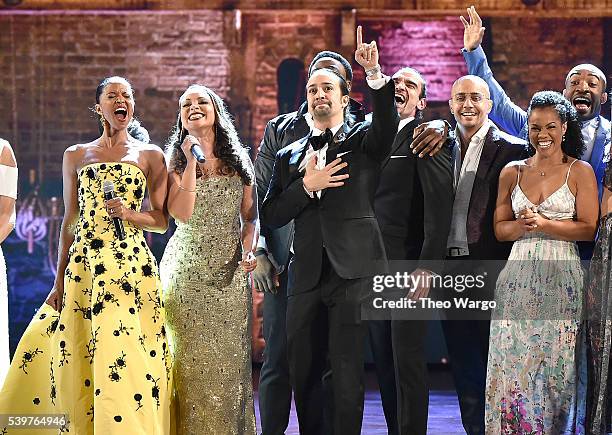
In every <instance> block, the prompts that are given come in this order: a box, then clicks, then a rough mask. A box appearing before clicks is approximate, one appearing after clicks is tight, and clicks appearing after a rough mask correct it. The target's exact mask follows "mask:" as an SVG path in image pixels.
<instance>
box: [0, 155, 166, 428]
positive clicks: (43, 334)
mask: <svg viewBox="0 0 612 435" xmlns="http://www.w3.org/2000/svg"><path fill="white" fill-rule="evenodd" d="M106 180H109V181H112V182H113V183H114V186H115V192H116V194H117V195H118V196H121V197H122V198H123V200H124V204H126V205H127V206H128V207H130V208H132V209H133V210H139V209H140V207H141V204H142V200H143V198H144V192H145V188H146V178H145V176H144V174H143V173H142V171H141V170H140V169H139V168H138V167H137V166H135V165H132V164H128V163H95V164H90V165H86V166H85V167H83V168H82V169H81V170H80V171H79V173H78V187H77V188H78V200H79V219H78V222H77V225H76V228H75V239H74V242H73V244H72V245H71V247H70V250H69V263H68V266H67V268H66V273H65V279H64V300H63V309H62V312H61V314H58V313H57V312H55V311H54V310H53V309H52V308H51V307H49V306H48V305H46V304H44V305H43V306H42V307H41V309H40V310H39V312H38V313H37V315H36V316H35V317H34V319H33V320H32V322H31V323H30V325H29V326H28V329H27V330H26V332H25V333H24V335H23V337H22V339H21V341H20V343H19V346H18V348H17V351H16V354H15V359H14V362H13V364H12V365H11V368H10V370H9V375H8V377H7V380H6V382H5V385H4V387H3V389H2V391H1V392H0V414H16V413H19V414H43V413H62V414H66V415H68V418H69V424H68V427H65V428H63V429H60V430H59V431H58V429H55V430H49V431H37V433H39V432H40V433H41V434H44V433H49V434H51V433H53V434H57V433H58V432H59V433H71V434H104V435H107V434H110V435H115V434H116V435H124V434H128V433H129V434H135V435H166V434H168V433H169V422H170V417H169V411H170V404H169V402H170V390H171V385H170V363H171V362H170V356H169V351H168V346H167V342H166V334H165V328H164V321H165V311H164V308H163V304H162V302H161V298H160V284H159V274H158V268H157V264H156V262H155V259H154V257H153V255H152V254H151V252H150V250H149V248H148V247H147V244H146V243H145V239H144V235H143V232H142V230H140V229H138V228H136V227H134V226H132V225H131V224H129V223H128V222H125V221H124V227H125V232H126V236H127V237H126V239H125V240H123V241H120V240H118V239H116V238H115V235H114V227H113V224H112V221H111V219H110V218H109V216H108V214H107V213H106V210H105V209H104V198H103V193H102V183H103V182H104V181H106ZM2 429H3V428H2V427H0V431H1V430H2ZM8 433H13V432H12V431H8ZM17 435H18V434H17Z"/></svg>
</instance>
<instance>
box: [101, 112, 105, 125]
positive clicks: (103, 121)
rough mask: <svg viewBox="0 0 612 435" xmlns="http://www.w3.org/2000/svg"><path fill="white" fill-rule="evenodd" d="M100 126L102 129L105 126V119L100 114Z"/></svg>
mask: <svg viewBox="0 0 612 435" xmlns="http://www.w3.org/2000/svg"><path fill="white" fill-rule="evenodd" d="M100 124H102V127H104V125H105V124H106V118H105V117H104V115H102V114H100Z"/></svg>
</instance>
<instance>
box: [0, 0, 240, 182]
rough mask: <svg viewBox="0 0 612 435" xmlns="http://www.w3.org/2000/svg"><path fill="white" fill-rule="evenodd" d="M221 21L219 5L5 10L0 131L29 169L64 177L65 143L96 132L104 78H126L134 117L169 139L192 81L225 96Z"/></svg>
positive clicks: (0, 24)
mask: <svg viewBox="0 0 612 435" xmlns="http://www.w3.org/2000/svg"><path fill="white" fill-rule="evenodd" d="M223 27H224V21H223V12H220V11H201V12H193V13H180V12H172V13H170V12H158V13H129V12H127V13H126V12H123V13H104V14H99V13H98V14H92V13H57V14H43V15H39V14H28V15H0V28H2V31H1V32H0V76H1V77H3V79H2V82H0V99H1V101H2V113H0V136H3V137H5V138H6V139H8V140H10V141H11V142H13V143H14V144H15V148H16V153H17V158H18V160H19V163H20V166H21V167H22V168H31V167H33V168H43V170H44V176H45V177H48V178H52V179H53V178H56V177H59V176H60V175H61V159H62V153H63V151H64V149H65V148H66V147H67V146H69V145H71V144H73V143H80V142H85V141H90V140H93V139H94V138H96V137H97V134H98V131H97V124H96V120H95V119H94V117H93V114H92V113H91V111H90V110H89V108H91V107H92V106H93V105H94V104H95V89H96V86H97V84H98V83H99V81H100V80H101V79H102V78H104V77H106V76H109V75H122V76H125V77H127V78H128V79H129V80H130V81H131V82H132V84H133V86H134V88H135V92H136V94H135V97H136V116H137V117H139V118H140V119H141V121H142V123H143V125H144V126H145V127H146V128H147V129H148V130H149V132H150V134H151V138H152V141H153V142H155V143H158V144H162V143H163V142H164V140H165V139H166V137H167V135H168V132H169V130H170V128H171V127H172V124H173V121H174V120H175V119H176V113H177V110H178V103H177V100H178V95H180V93H181V92H182V90H184V89H185V87H186V86H187V85H188V84H189V83H192V82H203V83H206V84H208V85H209V86H211V87H213V88H214V89H216V90H217V91H218V92H219V93H220V94H221V95H222V96H223V97H225V96H226V95H227V92H228V88H229V60H228V53H229V51H228V49H227V48H226V46H225V44H224V42H223Z"/></svg>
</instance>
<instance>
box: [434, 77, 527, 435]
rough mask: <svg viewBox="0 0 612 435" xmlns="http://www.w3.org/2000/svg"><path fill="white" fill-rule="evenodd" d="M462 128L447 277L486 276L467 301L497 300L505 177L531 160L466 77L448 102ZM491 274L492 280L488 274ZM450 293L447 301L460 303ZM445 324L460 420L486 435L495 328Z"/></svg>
mask: <svg viewBox="0 0 612 435" xmlns="http://www.w3.org/2000/svg"><path fill="white" fill-rule="evenodd" d="M449 106H450V109H451V113H452V114H453V115H454V117H455V120H456V121H457V127H456V129H455V135H456V143H455V147H454V149H453V174H454V176H453V178H454V182H453V184H454V186H455V200H454V203H453V213H452V220H451V227H450V233H449V235H448V240H447V248H448V256H447V262H446V266H445V275H453V276H458V275H464V276H470V275H471V276H477V275H484V276H485V286H484V288H482V289H480V292H479V293H474V292H475V290H476V289H470V290H466V291H465V292H464V293H462V294H461V296H467V297H469V298H471V299H476V300H479V299H482V300H491V299H493V289H494V288H495V281H496V279H497V275H496V274H497V273H499V271H498V270H497V269H496V268H495V267H488V266H491V265H492V263H493V262H492V261H488V260H506V259H507V258H508V254H509V252H510V247H511V244H509V243H501V242H498V241H497V239H496V238H495V232H494V229H493V213H494V211H495V204H496V200H497V187H498V183H499V174H500V172H501V170H502V169H503V168H504V166H506V164H508V163H509V162H511V161H514V160H520V159H523V158H526V157H527V155H528V148H527V143H526V142H525V141H523V140H521V139H518V138H515V137H513V136H510V135H508V134H506V133H503V132H501V131H500V130H499V129H498V128H497V127H496V126H495V125H494V124H493V123H492V122H491V121H490V120H489V113H490V111H491V108H492V106H493V102H492V101H491V98H490V94H489V87H488V85H487V83H486V82H485V81H484V80H483V79H481V78H480V77H476V76H464V77H461V78H459V79H458V80H457V81H456V82H455V83H454V84H453V88H452V91H451V99H450V100H449ZM485 272H486V273H485ZM458 295H459V293H457V292H455V291H454V289H451V290H450V291H449V292H448V293H447V297H449V298H452V297H456V296H458ZM447 318H448V319H450V320H445V321H443V322H442V327H443V330H444V335H445V338H446V345H447V348H448V353H449V356H450V360H451V367H452V371H453V377H454V379H455V387H456V389H457V396H458V398H459V407H460V409H461V419H462V422H463V427H464V428H465V431H466V432H467V433H468V435H474V434H484V403H485V401H484V394H485V382H486V373H487V358H488V347H489V323H490V322H489V320H488V319H487V317H485V319H482V317H481V318H480V319H479V318H477V317H476V316H475V315H474V313H472V312H469V311H462V312H458V313H457V312H448V313H447Z"/></svg>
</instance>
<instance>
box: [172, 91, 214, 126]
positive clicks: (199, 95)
mask: <svg viewBox="0 0 612 435" xmlns="http://www.w3.org/2000/svg"><path fill="white" fill-rule="evenodd" d="M179 104H180V108H181V109H180V110H181V123H182V124H183V128H185V129H187V131H188V132H190V133H191V132H193V131H195V130H201V129H205V128H213V125H214V123H215V106H214V105H213V102H212V100H211V98H210V95H209V94H208V92H206V90H204V89H202V88H198V87H192V88H189V89H187V91H185V93H184V94H183V95H182V96H181V98H180V100H179Z"/></svg>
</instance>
